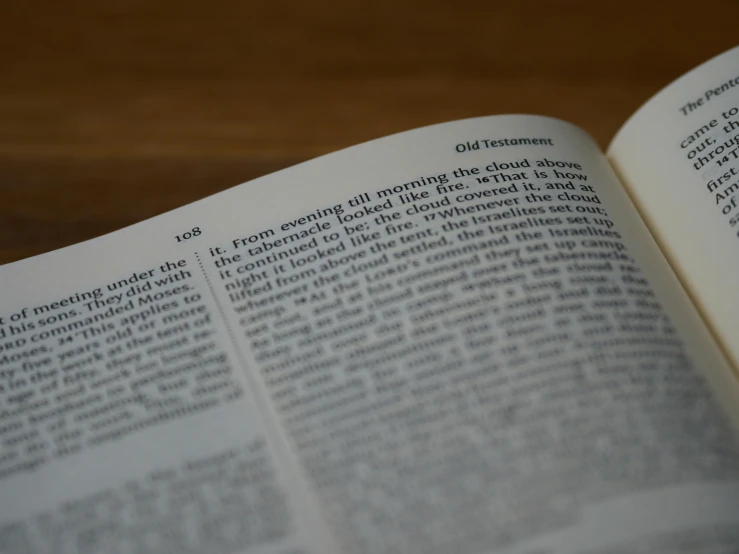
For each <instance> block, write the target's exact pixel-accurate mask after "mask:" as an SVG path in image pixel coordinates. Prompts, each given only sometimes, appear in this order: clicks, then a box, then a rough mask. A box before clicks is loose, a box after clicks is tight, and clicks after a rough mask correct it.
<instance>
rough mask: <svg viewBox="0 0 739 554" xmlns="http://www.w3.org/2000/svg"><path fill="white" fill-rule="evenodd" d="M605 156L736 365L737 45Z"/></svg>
mask: <svg viewBox="0 0 739 554" xmlns="http://www.w3.org/2000/svg"><path fill="white" fill-rule="evenodd" d="M608 157H609V158H610V160H611V163H612V164H613V166H614V168H615V169H616V172H617V173H618V174H619V175H620V177H621V179H622V181H623V182H624V185H625V186H626V188H627V189H628V191H629V193H630V194H631V196H632V199H633V200H634V203H635V204H636V205H637V208H638V209H639V211H640V212H641V214H642V217H643V218H644V220H645V221H646V223H647V225H648V227H649V228H650V230H651V231H652V234H653V235H654V237H655V239H656V240H657V242H658V244H659V245H660V246H661V248H662V250H663V252H664V254H665V256H666V257H667V259H668V260H669V261H670V263H671V265H672V266H673V269H674V270H675V272H676V273H677V275H678V277H679V278H680V280H681V281H682V282H683V285H684V286H685V288H686V289H687V290H688V293H689V294H690V295H691V296H692V298H693V300H694V302H695V303H696V305H697V306H698V309H699V310H700V311H701V312H702V314H703V317H704V318H705V320H706V322H707V323H708V325H709V327H710V328H711V329H712V331H713V333H714V334H715V336H716V337H717V339H718V341H719V342H720V343H721V345H722V347H723V349H724V350H725V352H726V355H727V357H728V358H729V359H730V360H731V362H732V363H733V365H734V368H735V369H736V368H739V309H737V300H738V298H737V293H736V283H737V276H738V275H739V47H738V48H734V49H732V50H729V51H728V52H725V53H724V54H721V55H720V56H717V57H716V58H713V59H712V60H710V61H708V62H706V63H705V64H703V65H701V66H700V67H698V68H696V69H694V70H693V71H691V72H690V73H688V74H687V75H684V76H683V77H681V78H680V79H678V80H677V81H675V82H674V83H672V84H671V85H670V86H668V87H667V88H665V89H664V90H662V91H661V92H660V93H659V94H657V95H656V96H655V97H654V98H652V99H651V100H650V101H649V102H647V103H646V104H645V105H644V106H643V107H642V108H641V109H640V110H639V111H637V112H636V114H634V115H633V116H632V117H631V119H629V121H628V122H627V123H626V124H625V125H624V126H623V127H622V128H621V130H620V131H619V132H618V133H617V135H616V137H615V138H614V140H613V141H612V142H611V145H610V147H609V149H608ZM738 401H739V400H738Z"/></svg>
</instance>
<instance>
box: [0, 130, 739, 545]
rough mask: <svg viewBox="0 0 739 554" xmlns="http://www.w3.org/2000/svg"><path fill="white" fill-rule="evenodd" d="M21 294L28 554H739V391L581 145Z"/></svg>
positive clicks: (396, 146) (275, 194) (402, 173)
mask: <svg viewBox="0 0 739 554" xmlns="http://www.w3.org/2000/svg"><path fill="white" fill-rule="evenodd" d="M0 292H1V293H2V294H0V337H2V339H1V340H0V385H1V388H0V401H1V402H2V404H0V407H1V408H2V410H1V411H0V440H2V441H3V442H2V445H3V449H2V451H1V452H2V457H1V458H0V552H2V551H4V550H9V551H12V552H59V551H62V552H70V553H76V552H87V551H91V550H92V551H111V552H128V551H138V552H166V551H172V550H174V551H178V552H190V551H192V552H200V551H207V552H260V553H261V552H278V553H289V552H336V551H341V552H379V553H382V552H388V553H390V552H424V553H435V552H449V551H452V550H453V551H455V552H502V553H526V554H532V553H534V552H536V553H540V554H541V553H544V552H546V553H556V552H563V553H564V552H567V553H583V554H584V553H591V554H594V553H599V554H605V553H609V554H616V553H622V552H634V551H638V550H639V549H641V550H644V551H650V552H670V553H672V552H679V550H678V548H679V545H684V544H692V545H698V546H699V547H700V548H702V549H705V551H706V552H708V551H709V550H708V549H713V550H711V552H716V551H721V550H719V549H720V548H724V546H726V545H733V544H735V543H736V539H737V537H736V531H735V529H736V528H737V524H738V523H739V503H738V502H737V500H736V499H737V498H739V495H738V494H737V493H739V470H738V469H737V468H739V464H738V463H737V462H739V443H738V442H737V434H736V431H735V429H734V428H733V427H732V425H731V423H730V418H729V416H727V415H726V412H725V411H723V410H722V409H721V407H720V406H721V404H722V403H723V405H724V407H727V406H729V405H730V402H729V399H731V398H734V397H735V396H734V395H736V394H739V393H738V392H737V390H736V384H735V382H734V381H732V380H727V379H726V377H727V375H729V370H728V365H727V363H726V361H725V359H724V358H723V356H722V354H721V352H720V350H719V349H718V348H717V346H716V344H715V342H714V340H713V339H712V337H711V336H710V334H709V333H708V332H707V330H706V328H705V326H704V325H703V324H702V322H701V320H700V317H699V316H698V314H697V313H696V311H695V310H694V308H693V306H692V304H691V303H690V301H689V300H688V298H687V296H686V295H685V294H684V292H683V290H682V288H681V287H680V285H679V283H678V281H677V280H676V278H675V276H674V275H673V273H672V272H671V270H670V269H669V266H668V265H667V263H666V262H665V260H664V259H663V257H662V256H661V254H660V251H659V249H658V248H657V246H656V244H655V243H654V242H653V241H652V239H651V237H650V235H649V233H648V232H647V231H646V228H645V227H644V225H643V223H642V222H641V219H640V218H639V216H638V214H637V213H636V211H635V210H634V208H633V206H632V205H631V203H630V201H629V199H628V197H627V196H626V194H625V193H624V191H623V189H622V188H621V186H620V184H619V182H618V180H617V179H616V177H615V175H614V174H613V172H612V170H611V169H610V167H609V165H608V164H607V162H606V159H605V157H604V156H603V154H602V153H601V152H600V151H599V150H598V148H597V147H596V145H595V144H594V142H593V141H592V140H591V139H590V137H588V136H587V135H586V134H585V133H583V132H582V131H581V130H579V129H577V128H575V127H573V126H571V125H569V124H566V123H564V122H561V121H557V120H553V119H549V118H543V117H535V116H499V117H490V118H479V119H474V120H467V121H459V122H453V123H449V124H444V125H438V126H433V127H428V128H424V129H419V130H416V131H411V132H408V133H403V134H400V135H395V136H392V137H387V138H385V139H380V140H378V141H373V142H371V143H368V144H365V145H360V146H358V147H354V148H351V149H348V150H344V151H342V152H338V153H336V154H332V155H330V156H326V157H324V158H320V159H317V160H314V161H312V162H308V163H306V164H302V165H300V166H296V167H294V168H290V169H288V170H285V171H282V172H279V173H276V174H273V175H270V176H267V177H264V178H261V179H258V180H256V181H253V182H251V183H248V184H245V185H242V186H239V187H236V188H234V189H231V190H229V191H226V192H224V193H221V194H218V195H216V196H213V197H210V198H207V199H205V200H203V201H200V202H197V203H195V204H192V205H189V206H186V207H184V208H181V209H179V210H175V211H174V212H171V213H168V214H165V215H163V216H160V217H158V218H155V219H153V220H150V221H147V222H144V223H141V224H138V225H135V226H133V227H130V228H128V229H125V230H123V231H120V232H117V233H113V234H111V235H107V236H105V237H101V238H99V239H96V240H93V241H88V242H86V243H83V244H80V245H77V246H74V247H70V248H67V249H63V250H60V251H56V252H53V253H50V254H47V255H44V256H39V257H36V258H31V259H28V260H25V261H22V262H18V263H15V264H10V265H8V266H4V267H1V268H0ZM712 391H714V392H712ZM665 506H668V507H669V509H665V508H664V507H665ZM327 528H328V530H326V529H327ZM329 530H330V531H329ZM693 551H700V550H699V549H698V548H695V549H694V550H693Z"/></svg>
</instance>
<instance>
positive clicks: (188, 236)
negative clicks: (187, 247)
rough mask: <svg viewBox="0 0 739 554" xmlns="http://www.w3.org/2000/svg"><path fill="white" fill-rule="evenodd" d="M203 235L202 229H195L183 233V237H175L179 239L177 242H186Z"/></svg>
mask: <svg viewBox="0 0 739 554" xmlns="http://www.w3.org/2000/svg"><path fill="white" fill-rule="evenodd" d="M201 234H202V231H201V230H200V227H193V228H192V229H191V230H190V231H187V232H185V233H182V234H181V235H175V237H174V238H176V239H177V242H184V241H186V240H189V239H191V238H192V237H198V236H200V235H201Z"/></svg>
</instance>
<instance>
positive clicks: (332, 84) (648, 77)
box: [0, 0, 739, 263]
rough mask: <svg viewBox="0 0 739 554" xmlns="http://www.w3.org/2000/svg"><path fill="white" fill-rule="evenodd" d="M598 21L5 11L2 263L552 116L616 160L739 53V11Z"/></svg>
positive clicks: (374, 5)
mask: <svg viewBox="0 0 739 554" xmlns="http://www.w3.org/2000/svg"><path fill="white" fill-rule="evenodd" d="M42 4H47V5H42ZM600 4H603V6H604V7H605V6H606V5H608V9H607V10H606V9H603V11H600V9H597V8H596V9H597V11H594V8H593V6H599V5H600ZM600 4H599V3H597V2H592V1H590V0H589V1H582V2H564V1H557V2H555V1H548V0H540V1H538V2H523V1H510V2H494V1H489V2H476V3H472V4H468V3H465V2H459V1H457V2H450V1H443V2H419V3H418V4H417V5H412V4H409V3H407V2H404V1H402V0H392V1H389V0H374V1H372V2H356V3H352V2H346V1H344V2H324V1H321V0H316V1H313V2H310V1H307V0H306V1H302V2H293V3H287V2H281V1H275V0H272V1H270V2H256V1H255V2H248V1H233V2H222V1H217V0H211V1H210V2H197V1H195V2H181V1H177V2H175V1H172V0H155V1H149V0H128V1H121V0H107V1H98V2H92V1H91V0H90V1H84V0H69V1H67V2H45V3H43V2H37V1H33V0H4V2H2V5H0V21H2V29H3V32H2V33H0V79H1V80H2V86H0V263H6V262H11V261H14V260H18V259H21V258H24V257H26V256H31V255H34V254H38V253H41V252H45V251H48V250H51V249H54V248H59V247H61V246H65V245H68V244H72V243H75V242H78V241H81V240H84V239H88V238H91V237H95V236H97V235H100V234H103V233H106V232H109V231H113V230H115V229H118V228H120V227H123V226H125V225H129V224H131V223H134V222H137V221H140V220H142V219H145V218H148V217H151V216H154V215H156V214H158V213H161V212H164V211H166V210H169V209H171V208H174V207H177V206H180V205H182V204H185V203H187V202H191V201H193V200H196V199H199V198H202V197H204V196H206V195H208V194H212V193H214V192H217V191H219V190H222V189H224V188H227V187H230V186H233V185H235V184H238V183H240V182H243V181H246V180H249V179H252V178H254V177H257V176H259V175H262V174H265V173H268V172H271V171H274V170H277V169H280V168H282V167H285V166H288V165H291V164H294V163H297V162H300V161H302V160H306V159H308V158H311V157H314V156H318V155H320V154H324V153H327V152H330V151H332V150H336V149H339V148H342V147H345V146H349V145H352V144H355V143H358V142H362V141H365V140H368V139H372V138H376V137H379V136H382V135H386V134H389V133H393V132H396V131H402V130H405V129H409V128H412V127H417V126H422V125H427V124H430V123H436V122H440V121H445V120H450V119H457V118H463V117H470V116H477V115H485V114H494V113H506V112H533V113H543V114H548V115H552V116H556V117H560V118H563V119H567V120H570V121H572V122H574V123H576V124H578V125H581V126H583V127H584V128H585V129H587V130H589V131H590V132H591V133H592V134H593V135H594V136H595V137H596V138H597V140H598V141H599V142H600V143H601V144H603V145H605V144H607V142H608V140H609V138H610V137H611V136H612V135H613V133H614V131H615V130H616V129H617V128H618V127H619V125H620V124H621V123H622V122H623V121H624V120H625V118H626V117H627V116H628V115H629V114H630V113H631V112H632V111H633V110H634V109H636V108H637V107H638V106H639V105H640V104H641V103H642V102H643V101H644V100H646V99H647V98H648V97H649V96H650V95H651V94H652V93H654V92H655V91H657V90H658V89H659V88H661V87H662V86H664V85H665V84H667V83H668V82H669V81H670V80H672V79H673V78H675V77H677V76H678V75H680V74H681V73H683V72H685V71H687V70H688V69H690V68H691V67H692V66H694V65H696V64H698V63H700V62H701V61H703V60H705V59H707V58H708V57H710V56H712V55H714V54H717V53H719V52H720V51H723V50H725V49H728V48H730V47H732V46H734V45H735V43H736V37H737V34H736V22H737V21H739V3H737V2H728V1H726V2H719V1H711V0H706V1H704V2H701V3H700V5H697V4H695V3H694V2H669V3H668V2H664V3H662V2H645V1H643V0H642V1H631V0H629V1H627V0H624V1H621V2H617V3H615V4H613V3H602V2H601V3H600Z"/></svg>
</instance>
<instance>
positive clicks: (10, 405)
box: [0, 211, 331, 554]
mask: <svg viewBox="0 0 739 554" xmlns="http://www.w3.org/2000/svg"><path fill="white" fill-rule="evenodd" d="M192 216H193V213H192V212H189V211H184V212H181V213H179V214H176V215H172V214H169V215H166V216H163V217H161V218H158V219H155V220H150V221H148V222H145V223H144V224H141V225H138V226H134V227H132V228H129V229H126V230H123V231H120V232H118V233H114V234H112V235H108V236H105V237H102V238H99V239H97V240H93V241H89V242H87V243H83V244H80V245H77V246H74V247H70V248H67V249H64V250H61V251H57V252H53V253H51V254H48V255H45V256H39V257H36V258H32V259H29V260H25V261H22V262H18V263H15V264H11V265H8V266H4V267H0V552H1V553H3V554H5V553H13V554H26V553H34V554H36V553H38V554H47V553H48V554H56V553H64V554H78V553H87V552H106V553H108V552H111V553H128V552H137V553H138V552H141V553H143V552H147V553H148V552H151V553H163V552H178V553H179V552H187V553H189V552H192V553H195V552H197V553H200V552H202V553H206V552H209V553H211V552H212V553H226V552H228V553H243V554H309V553H316V554H317V553H324V552H331V546H330V544H328V540H329V539H328V535H327V534H326V533H325V532H324V531H323V527H322V523H321V521H320V520H317V519H315V517H314V516H315V513H316V510H315V509H314V504H315V502H314V500H313V499H312V498H309V497H308V496H307V494H305V491H304V489H303V487H302V485H301V481H300V480H299V479H297V478H296V476H295V475H294V474H292V473H291V470H290V464H289V452H287V451H286V450H284V449H283V448H281V443H280V440H279V433H278V432H277V431H276V430H275V429H273V428H271V426H270V423H269V421H268V420H267V419H265V418H264V415H263V414H264V412H263V410H262V409H261V408H260V404H259V399H258V398H257V397H256V396H255V394H254V387H253V386H252V384H251V383H250V380H249V376H248V374H247V373H246V372H245V371H244V367H243V364H242V361H241V360H240V358H239V354H238V351H237V349H236V348H235V346H234V342H233V337H232V336H231V335H229V333H228V331H227V329H226V328H225V327H224V322H223V319H222V316H221V313H220V311H219V305H218V303H217V302H216V301H214V298H213V296H212V294H211V292H210V289H209V286H210V283H209V280H208V278H207V277H206V275H205V274H204V273H203V270H202V268H201V259H202V256H209V254H208V252H207V250H205V249H203V250H200V249H193V248H192V246H191V244H192V243H196V242H197V241H198V239H200V240H202V239H204V238H205V237H204V236H203V235H206V236H207V234H208V233H209V232H212V231H211V229H210V228H208V229H206V227H199V226H198V225H199V224H201V225H202V223H201V222H202V219H201V218H199V219H198V220H194V221H193V220H192V219H191V218H192ZM211 219H215V218H211ZM191 221H193V223H192V224H190V222H191ZM185 223H187V225H184V224H185ZM188 241H189V242H188Z"/></svg>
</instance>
